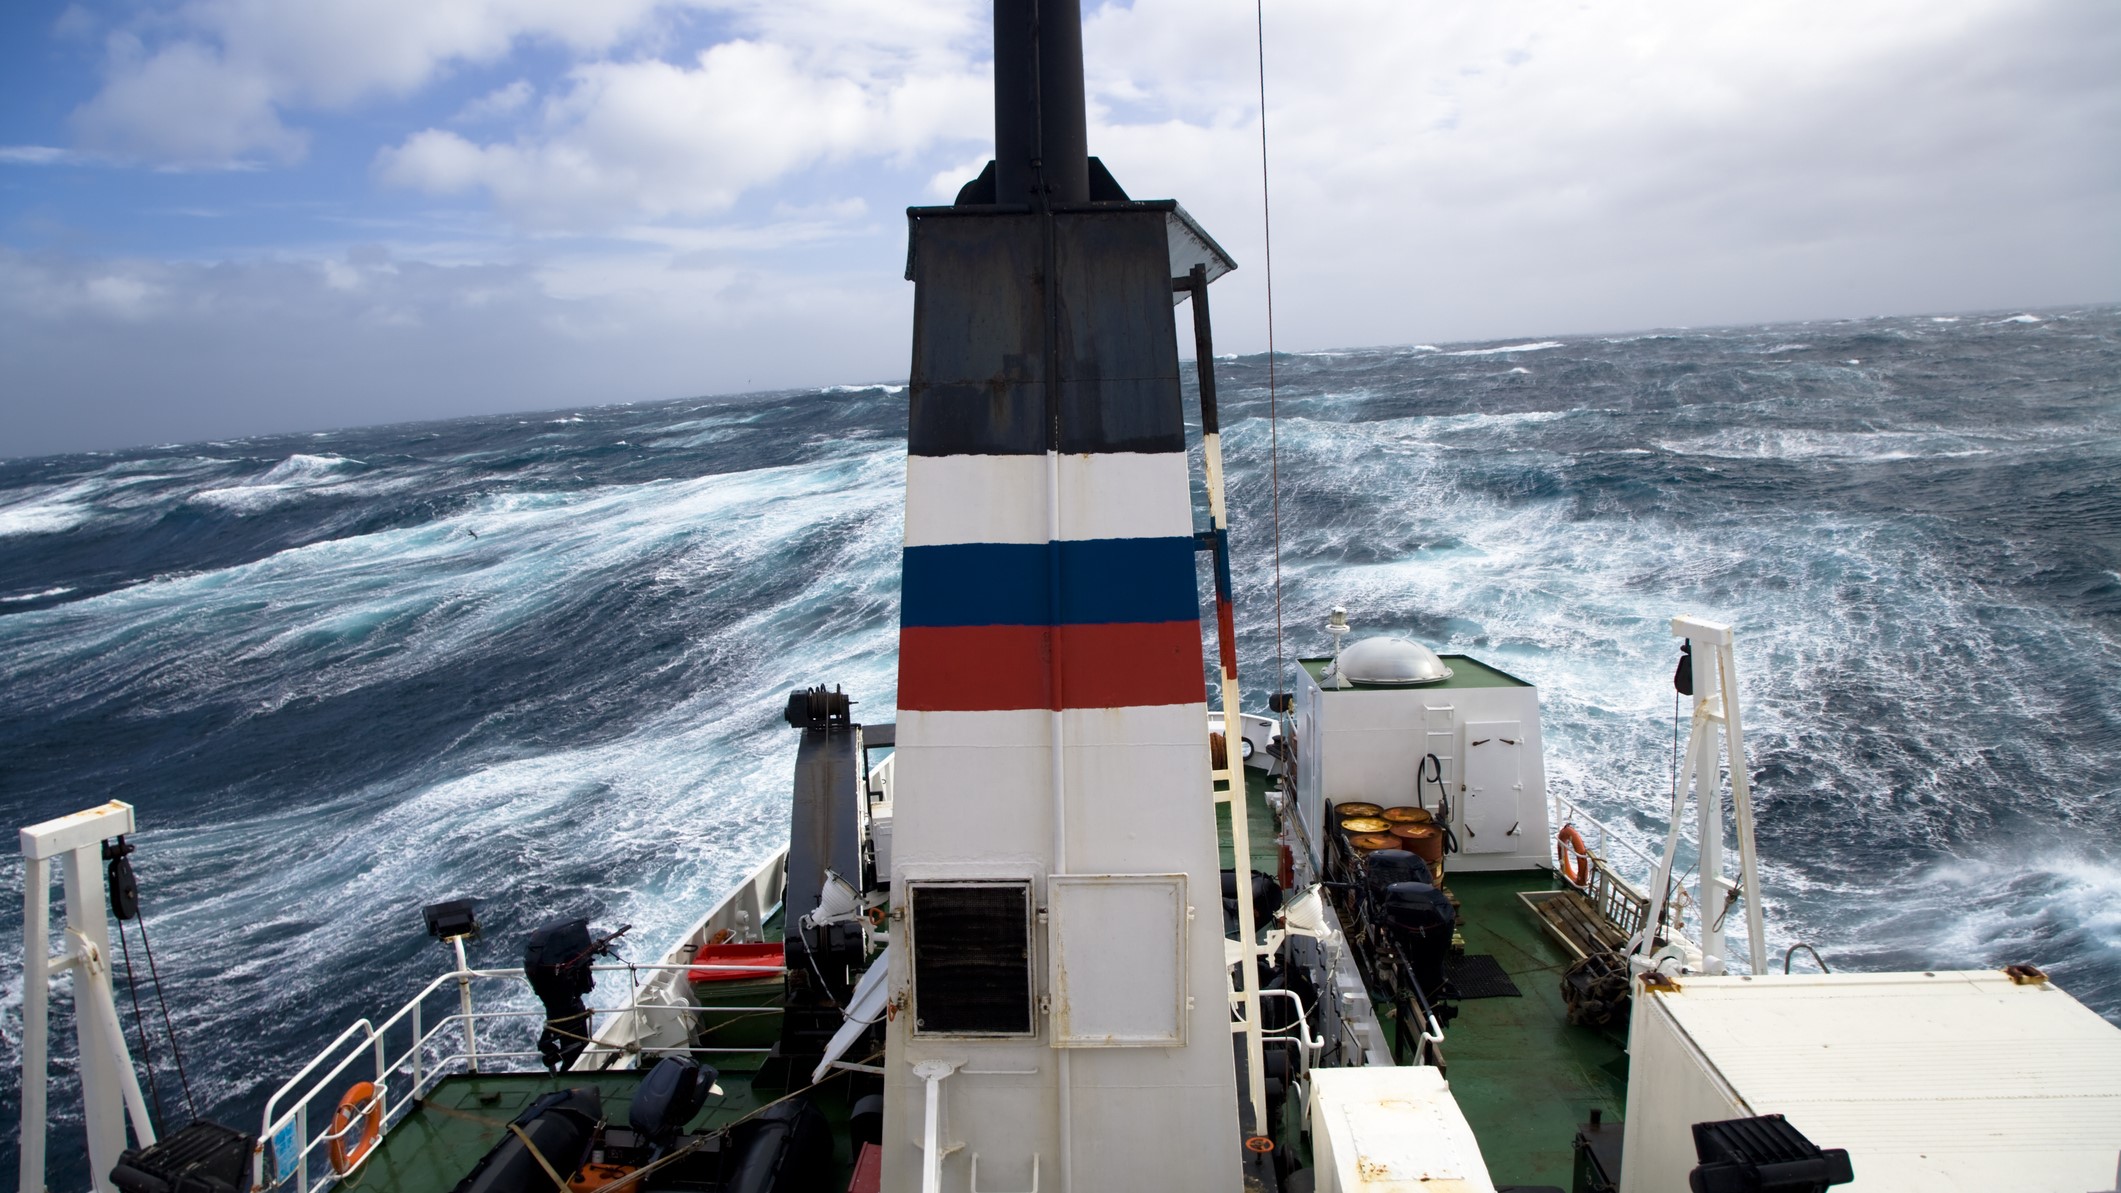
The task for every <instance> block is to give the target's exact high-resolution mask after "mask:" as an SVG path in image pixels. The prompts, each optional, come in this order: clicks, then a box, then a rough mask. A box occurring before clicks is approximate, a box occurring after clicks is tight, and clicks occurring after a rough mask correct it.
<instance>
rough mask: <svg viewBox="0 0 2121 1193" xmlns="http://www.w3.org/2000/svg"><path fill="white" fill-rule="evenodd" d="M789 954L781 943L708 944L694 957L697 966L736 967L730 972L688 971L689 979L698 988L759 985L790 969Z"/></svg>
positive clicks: (729, 970) (702, 969) (723, 970)
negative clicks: (725, 984) (705, 984)
mask: <svg viewBox="0 0 2121 1193" xmlns="http://www.w3.org/2000/svg"><path fill="white" fill-rule="evenodd" d="M785 958H786V954H785V953H784V951H783V950H782V946H781V945H780V944H779V943H778V942H768V943H766V944H708V945H701V946H700V951H699V952H698V953H696V954H694V955H693V958H692V963H693V964H694V965H695V966H734V967H738V968H730V969H705V968H697V969H688V970H686V971H685V976H686V977H687V978H689V979H691V981H692V982H693V984H694V985H698V984H699V983H702V982H755V981H757V980H758V979H760V978H774V977H779V976H780V975H781V971H782V970H783V969H785V968H786V965H785V964H784V961H785Z"/></svg>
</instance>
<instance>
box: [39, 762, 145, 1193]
mask: <svg viewBox="0 0 2121 1193" xmlns="http://www.w3.org/2000/svg"><path fill="white" fill-rule="evenodd" d="M132 831H133V806H132V805H131V804H128V803H123V802H121V801H118V800H112V801H111V802H109V803H107V804H104V805H103V806H102V807H100V808H90V809H88V810H87V811H85V812H76V813H74V814H73V815H71V816H61V817H60V818H59V819H57V820H47V821H45V822H44V823H43V824H37V825H31V826H30V827H29V828H26V829H23V830H22V860H23V868H24V870H25V873H24V875H23V886H24V891H23V905H22V969H23V975H22V1170H21V1172H22V1181H21V1193H45V1185H44V1143H45V1139H44V1134H45V1126H46V1110H47V1095H48V1093H49V1089H48V1086H47V1082H48V1081H49V1079H50V1069H49V1064H50V1058H51V983H52V979H53V978H54V977H56V976H57V975H59V974H60V973H63V972H66V971H69V970H70V971H72V973H73V979H74V1026H75V1031H76V1033H77V1034H78V1036H79V1039H80V1042H81V1103H82V1110H83V1116H82V1117H83V1119H84V1124H85V1125H86V1127H87V1128H88V1165H89V1179H90V1180H91V1181H92V1182H93V1186H92V1187H93V1188H95V1189H96V1190H97V1193H108V1191H109V1190H111V1189H112V1185H111V1183H110V1170H111V1169H112V1168H113V1167H115V1166H116V1165H117V1163H118V1155H119V1153H121V1152H123V1151H124V1150H125V1118H126V1114H127V1112H128V1111H129V1112H130V1113H131V1116H132V1126H133V1138H134V1139H135V1140H136V1141H137V1142H138V1144H139V1146H141V1147H146V1146H148V1145H150V1144H152V1143H154V1141H155V1129H154V1126H153V1124H152V1122H151V1121H150V1120H149V1119H148V1117H147V1103H146V1101H145V1100H144V1099H142V1098H141V1096H140V1081H139V1078H138V1077H137V1076H136V1075H135V1074H134V1072H133V1061H132V1053H131V1052H130V1051H128V1050H127V1048H126V1046H125V1033H124V1031H123V1029H121V1028H120V1027H119V1026H118V1005H117V1003H116V1001H114V1000H113V999H112V997H111V985H110V918H109V912H108V910H107V909H106V907H105V905H104V901H103V876H102V873H101V863H102V861H103V850H102V845H103V841H104V839H105V838H107V837H118V836H124V835H126V834H129V833H131V832H132ZM54 860H57V861H58V862H59V866H60V870H61V871H62V873H63V876H64V877H65V880H66V927H65V929H64V930H63V940H62V948H61V950H60V952H59V954H58V955H57V956H54V955H52V952H51V942H50V940H49V939H48V938H49V934H50V932H51V895H52V887H51V884H52V862H53V861H54Z"/></svg>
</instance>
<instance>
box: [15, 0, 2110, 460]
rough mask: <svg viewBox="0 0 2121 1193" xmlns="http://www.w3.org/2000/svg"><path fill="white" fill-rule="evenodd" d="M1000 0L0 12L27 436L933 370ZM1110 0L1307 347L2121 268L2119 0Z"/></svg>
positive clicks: (89, 436)
mask: <svg viewBox="0 0 2121 1193" xmlns="http://www.w3.org/2000/svg"><path fill="white" fill-rule="evenodd" d="M990 12H991V9H990V7H989V5H988V4H986V3H982V2H980V0H894V2H892V3H877V2H875V0H597V2H595V3H582V2H581V0H303V2H301V3H290V2H288V0H102V2H95V3H72V4H58V3H48V2H43V0H13V2H12V3H9V4H7V5H4V6H0V456H22V455H36V454H44V453H54V452H63V451H75V450H86V449H97V448H119V447H126V446H133V445H140V444H149V443H157V442H181V441H194V440H200V439H208V438H218V437H227V436H235V435H244V434H262V433H269V432H277V431H293V430H312V429H323V428H331V427H340V426H354V425H367V424H376V423H386V422H394V421H400V420H407V419H418V418H441V417H449V416H456V415H466V414H477V413H488V412H499V411H513V410H529V409H549V408H555V407H561V406H569V405H596V404H602V403H609V402H625V401H647V400H655V399H663V398H679V397H689V396H696V395H705V394H717V393H733V392H753V391H759V390H768V389H778V388H786V387H797V386H812V385H827V384H859V383H866V382H875V381H894V380H898V379H902V378H903V377H904V375H905V372H906V366H907V360H908V354H909V343H910V340H909V333H910V320H911V311H912V297H913V295H912V286H911V285H910V284H909V283H907V282H905V281H904V280H903V279H902V271H903V265H904V258H905V220H904V216H903V209H904V208H905V207H906V206H908V205H913V204H927V203H937V202H947V201H948V200H949V198H950V197H951V196H952V195H954V194H955V193H956V190H957V188H958V186H959V185H960V184H961V183H962V182H963V181H965V180H966V179H968V178H970V177H971V176H972V175H973V174H975V173H976V172H977V171H978V169H979V167H980V165H981V164H982V163H983V162H984V161H985V160H986V158H987V157H988V156H990V154H991V143H992V110H991V99H990V87H989V71H990V69H991V66H990V61H991V59H990V49H989V44H990V43H989V36H990V35H989V30H988V21H989V15H990ZM1263 21H1264V27H1265V38H1264V40H1265V72H1266V92H1267V102H1266V120H1267V130H1268V144H1269V155H1268V158H1269V161H1270V164H1271V168H1270V171H1269V173H1268V179H1269V182H1270V187H1271V197H1272V221H1271V225H1269V224H1268V223H1267V222H1266V221H1265V220H1264V219H1263V217H1262V203H1261V170H1260V154H1261V148H1260V121H1261V115H1260V105H1259V96H1258V91H1257V89H1258V86H1259V75H1258V70H1259V59H1258V57H1257V54H1258V46H1257V44H1256V43H1255V10H1254V7H1253V5H1252V4H1251V3H1248V2H1246V0H1136V2H1135V3H1133V4H1131V5H1129V4H1118V3H1107V4H1101V5H1100V4H1097V3H1095V0H1085V32H1084V45H1085V57H1086V60H1087V63H1088V69H1087V73H1088V91H1089V97H1090V143H1091V150H1092V152H1093V153H1096V154H1097V155H1098V156H1099V157H1100V158H1102V159H1103V160H1104V162H1105V163H1106V165H1107V166H1108V167H1109V168H1110V169H1111V171H1112V173H1113V174H1114V175H1115V176H1116V177H1117V178H1118V180H1119V182H1120V183H1121V184H1122V185H1123V186H1124V187H1126V189H1127V190H1128V192H1129V193H1130V194H1132V195H1133V196H1134V197H1136V198H1176V199H1178V200H1179V201H1180V202H1181V203H1183V204H1184V205H1185V206H1186V207H1187V209H1188V210H1189V211H1191V212H1192V213H1193V214H1194V215H1195V216H1196V217H1197V218H1198V219H1199V220H1200V221H1201V223H1202V224H1203V225H1205V226H1206V227H1207V228H1208V230H1209V231H1210V232H1212V233H1213V234H1214V235H1215V236H1216V237H1217V238H1218V239H1219V240H1220V241H1221V242H1222V243H1223V244H1224V246H1225V247H1226V248H1227V249H1229V251H1230V252H1231V254H1232V255H1233V256H1235V257H1236V259H1237V260H1238V262H1239V265H1240V269H1239V270H1238V272H1237V273H1235V274H1232V275H1231V276H1230V277H1228V278H1227V279H1225V280H1223V281H1220V282H1218V283H1217V284H1216V291H1215V294H1216V298H1215V316H1216V325H1217V326H1216V345H1217V349H1218V350H1219V351H1224V352H1257V351H1261V350H1263V349H1264V348H1265V347H1266V346H1267V341H1268V320H1267V317H1266V305H1267V304H1266V298H1267V286H1266V281H1267V270H1266V269H1265V268H1264V266H1265V264H1266V251H1265V250H1266V245H1267V241H1266V235H1265V233H1266V230H1267V228H1268V227H1269V226H1271V230H1272V248H1273V266H1274V269H1273V313H1274V321H1273V334H1274V341H1275V346H1276V347H1278V348H1280V349H1282V350H1298V351H1302V350H1317V349H1328V348H1335V347H1355V346H1368V345H1380V344H1404V343H1417V342H1430V343H1436V342H1448V341H1462V340H1482V339H1488V340H1493V339H1507V338H1512V337H1519V336H1530V337H1540V336H1551V335H1566V334H1572V333H1573V334H1588V333H1593V332H1600V331H1619V330H1630V329H1641V328H1650V327H1671V326H1716V325H1727V324H1733V323H1750V322H1763V321H1778V320H1793V319H1808V318H1835V317H1857V316H1864V315H1872V314H1906V313H1920V312H1932V311H1961V310H1994V309H2001V308H2006V307H2016V308H2021V309H2026V308H2039V307H2047V306H2057V305H2068V304H2074V303H2086V302H2103V301H2112V300H2115V299H2121V68H2117V64H2121V4H2115V3H2112V2H2111V0H1865V2H1864V3H1861V4H1850V3H1847V2H1846V0H1779V2H1777V3H1773V4H1767V3H1750V4H1740V3H1730V2H1717V0H1611V2H1604V3H1598V4H1589V3H1560V2H1552V3H1550V2H1545V0H1493V2H1483V3H1479V4H1464V3H1451V4H1446V3H1438V2H1435V0H1429V2H1421V0H1265V7H1264V14H1263Z"/></svg>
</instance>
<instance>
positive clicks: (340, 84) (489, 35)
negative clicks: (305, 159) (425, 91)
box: [73, 0, 690, 166]
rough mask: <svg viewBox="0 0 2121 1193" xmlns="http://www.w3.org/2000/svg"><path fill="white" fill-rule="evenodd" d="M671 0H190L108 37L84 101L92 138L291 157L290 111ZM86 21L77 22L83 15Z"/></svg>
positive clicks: (185, 161)
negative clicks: (295, 0) (99, 72)
mask: <svg viewBox="0 0 2121 1193" xmlns="http://www.w3.org/2000/svg"><path fill="white" fill-rule="evenodd" d="M689 6H690V4H689V3H672V2H671V0H598V2H597V3H594V4H582V3H578V2H576V0H455V2H451V3H434V2H431V0H306V2H304V3H300V4H290V3H285V2H284V0H188V2H186V3H182V4H179V5H177V6H175V7H174V8H173V9H171V10H169V11H166V12H161V13H149V14H146V15H144V16H142V17H140V18H138V19H137V20H136V21H135V22H134V25H133V26H132V27H131V28H130V29H128V30H127V31H122V32H119V33H116V34H113V35H112V36H111V38H110V39H109V52H108V59H107V62H106V65H105V80H104V84H103V87H102V89H101V90H100V91H99V92H98V93H97V94H96V96H95V97H94V98H92V99H91V100H89V101H88V103H86V104H84V105H83V106H82V107H81V109H80V110H79V111H78V112H77V113H76V114H75V127H76V130H77V132H78V133H79V135H80V136H81V137H82V139H83V141H84V142H85V143H87V144H89V145H91V146H92V147H95V148H99V149H105V150H109V151H113V152H119V153H124V154H127V155H129V156H131V157H133V158H135V159H138V160H142V161H147V162H151V163H156V164H174V165H183V166H196V165H214V164H225V163H228V162H231V161H241V160H245V159H249V158H253V157H256V156H258V155H263V156H265V157H267V158H271V159H276V160H282V161H285V160H291V159H292V158H294V157H298V156H299V155H300V153H301V149H302V136H301V134H300V133H299V132H296V131H293V130H290V129H289V128H287V127H286V126H285V124H284V122H283V116H284V115H285V114H286V113H287V112H288V111H290V110H292V109H295V108H299V107H304V106H315V107H319V108H325V109H341V108H346V107H349V106H351V105H354V104H356V103H359V102H361V101H364V100H368V99H372V98H375V97H377V96H404V95H409V94H411V93H413V92H414V91H416V90H418V89H419V88H420V87H422V86H424V85H426V84H427V83H429V82H431V81H432V80H434V79H435V78H436V77H437V76H438V75H440V74H441V73H443V72H444V71H446V70H448V69H449V68H450V67H451V66H452V65H453V64H458V63H489V62H494V61H497V60H499V59H501V58H503V57H505V56H506V55H508V54H509V53H510V52H511V51H512V50H514V49H515V48H516V47H517V46H518V45H521V44H524V43H526V42H546V43H552V44H556V45H558V46H560V47H563V48H564V49H566V50H568V51H570V52H572V53H575V54H596V53H601V52H604V51H606V50H609V49H611V48H613V47H615V46H618V45H620V44H622V43H624V42H626V41H628V40H629V39H632V38H636V37H639V36H642V35H644V34H645V33H647V32H649V31H650V30H651V29H652V28H653V26H654V23H655V21H656V19H657V17H658V13H659V11H661V10H665V9H669V8H678V7H689ZM73 23H74V24H78V23H79V22H78V21H76V22H73Z"/></svg>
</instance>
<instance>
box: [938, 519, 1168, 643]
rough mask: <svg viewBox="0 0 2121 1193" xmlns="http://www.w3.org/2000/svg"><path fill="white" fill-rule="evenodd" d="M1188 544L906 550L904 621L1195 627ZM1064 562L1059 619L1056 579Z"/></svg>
mask: <svg viewBox="0 0 2121 1193" xmlns="http://www.w3.org/2000/svg"><path fill="white" fill-rule="evenodd" d="M1193 551H1194V543H1193V540H1192V539H1190V538H1140V539H1078V540H1069V541H1066V542H1058V543H952V544H948V545H942V546H926V547H907V548H906V549H905V557H904V558H905V563H904V572H903V579H902V584H901V588H900V594H899V621H900V624H902V625H909V626H982V625H1116V624H1131V623H1145V622H1162V621H1197V620H1199V618H1200V602H1199V597H1198V596H1197V595H1196V593H1195V590H1194V578H1193ZM1056 556H1057V557H1058V558H1059V561H1060V580H1061V582H1060V610H1059V615H1058V616H1055V615H1054V612H1053V609H1052V594H1051V591H1050V572H1049V571H1048V568H1049V567H1050V565H1051V561H1052V560H1053V559H1054V558H1055V557H1056Z"/></svg>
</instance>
